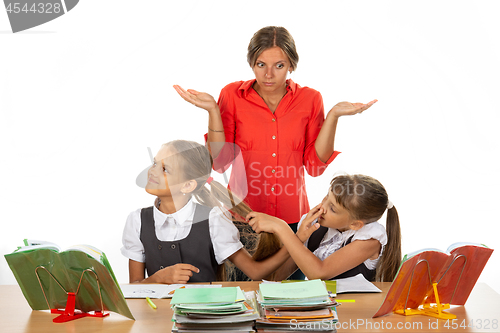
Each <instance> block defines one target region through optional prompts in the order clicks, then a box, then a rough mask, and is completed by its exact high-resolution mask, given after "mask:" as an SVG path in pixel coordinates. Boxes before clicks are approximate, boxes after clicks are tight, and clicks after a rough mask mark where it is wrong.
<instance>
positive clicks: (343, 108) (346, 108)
mask: <svg viewBox="0 0 500 333" xmlns="http://www.w3.org/2000/svg"><path fill="white" fill-rule="evenodd" d="M376 102H377V100H376V99H374V100H373V101H371V102H369V103H367V104H363V103H349V102H340V103H337V104H336V105H335V106H334V107H333V108H332V109H331V110H330V112H328V114H330V113H331V114H332V115H333V116H335V117H341V116H352V115H354V114H357V113H361V112H363V111H365V110H366V109H368V108H369V107H370V106H372V105H373V104H375V103H376Z"/></svg>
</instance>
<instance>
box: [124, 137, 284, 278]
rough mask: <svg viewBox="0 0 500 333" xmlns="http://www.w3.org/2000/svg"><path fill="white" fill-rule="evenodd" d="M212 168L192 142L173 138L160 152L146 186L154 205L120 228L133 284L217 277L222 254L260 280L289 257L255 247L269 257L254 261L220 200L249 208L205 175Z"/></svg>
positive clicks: (235, 208) (242, 211)
mask: <svg viewBox="0 0 500 333" xmlns="http://www.w3.org/2000/svg"><path fill="white" fill-rule="evenodd" d="M211 169H212V160H211V157H210V153H209V152H208V149H207V148H206V147H205V146H202V145H200V144H198V143H196V142H191V141H182V140H178V141H172V142H169V143H167V144H164V145H163V146H162V147H161V149H160V150H159V151H158V154H157V155H156V157H155V158H154V163H153V165H152V166H151V168H150V169H149V171H148V182H147V185H146V192H148V193H150V194H152V195H155V196H156V197H157V199H156V200H155V204H154V206H152V207H148V208H143V209H138V210H136V211H134V212H132V213H130V215H129V216H128V218H127V222H126V225H125V229H124V231H123V247H122V249H121V252H122V254H123V255H124V256H126V257H128V258H129V279H130V282H131V283H133V282H144V283H186V282H188V281H189V282H207V281H215V280H217V279H219V280H220V279H223V276H224V274H223V272H224V270H223V266H221V265H222V264H223V263H224V262H225V261H226V259H229V260H230V261H231V262H232V263H234V264H235V265H236V266H237V267H238V268H239V269H241V270H242V271H243V272H244V273H245V274H246V275H248V276H249V277H250V278H252V279H254V280H255V279H262V278H263V277H266V276H269V275H270V274H271V273H273V272H274V271H275V270H276V269H277V268H278V267H279V266H281V265H282V264H283V263H284V262H285V261H286V260H287V259H288V258H289V255H288V253H287V251H286V249H285V248H282V249H280V250H279V251H278V252H276V251H277V249H276V248H273V249H271V250H270V251H267V252H266V251H264V250H259V249H257V251H256V256H259V259H263V258H264V257H267V259H266V260H261V261H256V260H255V259H254V258H252V257H251V256H250V255H249V253H248V252H247V251H246V250H245V249H243V245H242V244H241V242H240V238H239V235H238V230H237V228H236V227H235V226H234V224H233V223H232V222H231V221H230V220H229V219H228V217H227V216H226V214H227V213H224V211H223V210H222V209H221V202H222V204H223V205H224V206H226V207H232V212H233V213H234V214H236V215H239V216H246V215H247V214H248V213H250V212H251V210H250V208H249V207H248V206H247V205H246V204H245V203H244V202H239V201H238V199H237V198H235V197H234V196H233V195H232V193H231V192H230V191H229V190H228V189H227V188H226V187H225V186H223V185H221V184H220V183H218V182H216V181H214V180H213V179H212V178H211V177H209V176H210V171H211ZM205 184H209V187H210V190H209V189H208V188H207V187H206V186H205ZM194 199H196V201H197V202H198V203H196V202H195V201H194ZM267 237H269V238H270V239H272V237H275V236H274V235H270V236H267ZM262 243H264V242H262ZM274 243H275V244H278V247H279V243H278V242H274ZM265 248H266V249H268V246H266V247H265ZM263 249H264V248H263ZM274 252H276V253H274ZM270 254H273V255H270ZM146 271H147V275H148V277H147V278H146V274H145V272H146Z"/></svg>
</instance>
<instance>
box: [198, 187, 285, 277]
mask: <svg viewBox="0 0 500 333" xmlns="http://www.w3.org/2000/svg"><path fill="white" fill-rule="evenodd" d="M208 186H209V187H210V191H209V190H208V189H207V188H206V187H205V186H203V187H202V188H201V190H200V191H199V192H198V193H196V194H195V198H196V200H197V201H198V202H199V203H200V204H202V205H205V206H209V207H215V206H220V204H219V202H220V203H222V205H223V206H225V207H226V208H229V207H232V208H231V209H229V211H230V212H231V216H232V219H233V223H234V224H235V225H236V226H237V227H238V229H239V230H240V237H241V238H242V239H244V243H245V249H246V250H247V251H248V252H249V253H250V255H251V256H252V258H253V259H254V260H255V261H260V260H264V259H266V258H267V257H269V256H271V255H273V254H275V253H276V252H278V250H279V249H280V248H281V242H280V240H279V238H278V236H276V235H275V234H270V233H267V232H263V233H261V234H256V233H255V232H253V230H252V228H251V227H250V226H249V225H248V223H244V222H241V221H243V220H245V217H246V216H247V215H248V213H250V212H252V209H251V208H250V207H249V206H248V205H247V204H246V203H245V202H244V201H242V200H240V199H239V198H238V197H237V196H235V195H234V194H233V193H232V192H231V190H230V189H228V188H226V187H225V186H224V185H222V184H221V183H219V182H217V181H214V180H211V181H210V183H209V185H208ZM214 199H216V200H214ZM226 266H227V275H226V276H225V278H224V279H226V278H227V276H228V275H229V276H232V275H233V272H234V267H233V265H232V264H229V263H228V264H226Z"/></svg>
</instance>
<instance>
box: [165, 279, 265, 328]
mask: <svg viewBox="0 0 500 333" xmlns="http://www.w3.org/2000/svg"><path fill="white" fill-rule="evenodd" d="M170 304H171V305H172V309H173V310H174V315H173V317H172V320H173V321H174V325H173V327H172V332H212V333H216V332H221V333H222V332H228V331H231V332H238V333H244V332H249V333H250V332H255V330H254V329H253V326H254V323H255V319H257V318H259V317H260V315H259V313H258V311H257V303H256V301H255V297H254V298H253V299H246V298H245V295H244V294H243V292H242V291H241V289H240V287H223V288H194V289H188V288H186V289H178V290H176V291H175V293H174V296H173V297H172V301H171V302H170Z"/></svg>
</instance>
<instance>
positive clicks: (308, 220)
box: [296, 204, 324, 243]
mask: <svg viewBox="0 0 500 333" xmlns="http://www.w3.org/2000/svg"><path fill="white" fill-rule="evenodd" d="M323 213H324V210H323V207H322V204H319V205H317V206H316V207H314V208H313V209H311V210H310V211H309V213H307V215H306V217H305V218H304V220H302V223H301V224H300V228H299V230H297V234H296V235H297V237H299V239H300V241H301V242H302V243H304V242H305V241H306V240H308V239H309V237H311V234H312V233H313V232H315V231H316V230H318V228H319V227H320V225H319V223H315V224H314V225H312V223H313V222H314V221H315V220H316V219H317V218H318V217H320V216H321V215H322V214H323Z"/></svg>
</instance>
